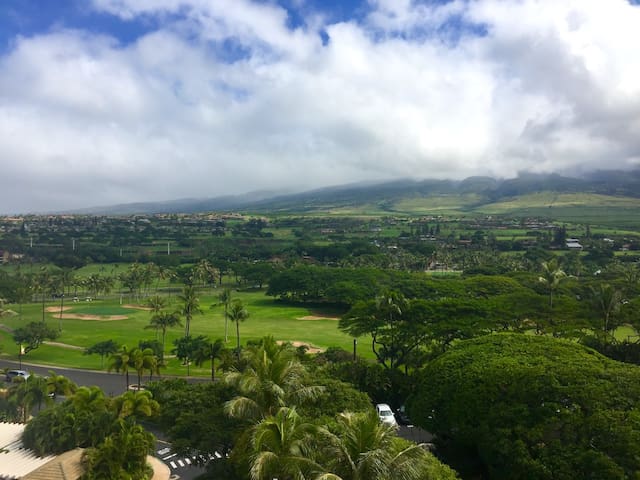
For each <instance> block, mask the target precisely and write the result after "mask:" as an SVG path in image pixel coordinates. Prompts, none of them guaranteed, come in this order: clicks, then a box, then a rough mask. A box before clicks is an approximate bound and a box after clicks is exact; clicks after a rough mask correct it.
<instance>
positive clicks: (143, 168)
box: [0, 0, 640, 213]
mask: <svg viewBox="0 0 640 480" xmlns="http://www.w3.org/2000/svg"><path fill="white" fill-rule="evenodd" d="M637 4H638V2H636V1H634V2H629V1H626V0H554V1H550V0H451V1H446V2H445V1H420V2H418V1H412V0H367V1H358V2H356V1H338V0H326V1H322V0H280V1H279V2H276V1H275V0H274V1H257V0H55V1H53V0H2V1H0V166H2V167H3V176H2V178H1V179H0V211H1V212H3V213H11V212H26V211H46V210H55V209H72V208H76V207H86V206H91V205H107V204H114V203H127V202H136V201H151V200H170V199H176V198H185V197H214V196H218V195H228V194H235V193H237V194H240V193H244V192H247V191H252V190H273V191H299V190H304V189H310V188H318V187H322V186H329V185H337V184H342V183H349V182H358V181H384V180H389V179H396V178H407V177H412V178H434V177H435V178H464V177H466V176H470V175H494V176H502V177H510V176H514V175H517V173H518V172H519V171H525V170H526V171H536V172H542V171H559V172H564V173H580V172H585V171H589V170H593V169H598V168H605V167H606V168H621V169H630V168H637V167H638V165H639V164H640V58H639V56H638V55H637V52H636V46H637V45H638V44H640V6H638V5H637Z"/></svg>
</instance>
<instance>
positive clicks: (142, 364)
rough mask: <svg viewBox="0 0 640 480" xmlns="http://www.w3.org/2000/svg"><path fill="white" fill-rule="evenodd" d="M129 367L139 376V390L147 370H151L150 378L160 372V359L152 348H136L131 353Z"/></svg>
mask: <svg viewBox="0 0 640 480" xmlns="http://www.w3.org/2000/svg"><path fill="white" fill-rule="evenodd" d="M129 366H130V367H132V368H133V369H134V370H135V371H136V373H137V374H138V388H139V387H140V385H141V384H142V375H143V373H144V371H145V370H149V371H150V372H151V373H150V375H149V378H151V376H152V375H153V373H154V372H157V371H158V359H157V358H156V356H155V355H154V353H153V350H151V349H150V348H145V349H144V350H143V349H140V348H134V349H132V350H131V352H130V356H129Z"/></svg>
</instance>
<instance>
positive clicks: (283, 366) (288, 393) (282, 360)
mask: <svg viewBox="0 0 640 480" xmlns="http://www.w3.org/2000/svg"><path fill="white" fill-rule="evenodd" d="M245 357H246V361H247V366H246V368H244V370H242V371H238V370H235V371H230V372H227V373H226V374H225V377H224V379H225V382H226V383H227V384H229V385H232V386H233V387H234V388H235V389H236V390H237V391H238V392H239V395H238V396H236V397H234V398H233V399H231V400H230V401H229V402H227V403H226V405H225V410H226V411H227V413H228V414H229V415H231V416H232V417H235V418H240V419H245V420H248V421H251V422H257V421H259V420H260V419H263V418H265V417H266V416H268V415H275V414H276V412H277V411H278V409H280V408H281V407H287V406H288V407H292V406H297V405H301V404H302V403H304V402H305V401H308V400H313V399H315V398H317V397H318V396H319V395H320V394H321V393H322V391H323V388H322V387H321V386H309V385H307V381H306V369H305V367H304V365H302V364H301V363H300V362H299V361H297V360H296V359H295V352H294V350H293V348H292V347H291V345H288V344H283V345H278V343H277V342H276V341H275V340H274V338H273V337H264V338H263V339H262V342H261V344H260V345H257V346H251V347H249V348H248V349H247V350H246V352H245Z"/></svg>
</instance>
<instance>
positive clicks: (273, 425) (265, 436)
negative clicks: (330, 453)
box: [249, 407, 324, 480]
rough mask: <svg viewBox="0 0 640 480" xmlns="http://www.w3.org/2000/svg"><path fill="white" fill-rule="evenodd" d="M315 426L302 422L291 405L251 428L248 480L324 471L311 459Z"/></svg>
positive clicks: (303, 475) (314, 451) (292, 477)
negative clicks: (249, 479)
mask: <svg viewBox="0 0 640 480" xmlns="http://www.w3.org/2000/svg"><path fill="white" fill-rule="evenodd" d="M317 431H318V428H317V427H316V426H314V425H312V424H309V423H303V422H302V419H301V418H300V416H299V415H298V414H297V413H296V410H295V409H294V408H286V407H282V408H280V409H279V410H278V411H277V413H276V414H275V415H274V416H269V417H267V418H265V419H264V420H262V421H261V422H260V423H258V424H257V425H256V426H255V427H253V429H252V432H251V438H250V448H251V451H252V454H251V457H250V464H251V467H250V471H249V475H250V478H251V480H271V479H273V478H278V479H283V480H285V479H287V480H288V479H295V480H298V479H300V480H304V479H305V478H313V477H312V475H314V474H316V475H317V474H320V473H322V472H324V469H323V468H322V467H321V466H320V465H319V464H318V463H316V462H315V461H314V460H313V457H314V456H315V453H316V449H315V448H314V445H313V437H314V436H315V435H316V434H317Z"/></svg>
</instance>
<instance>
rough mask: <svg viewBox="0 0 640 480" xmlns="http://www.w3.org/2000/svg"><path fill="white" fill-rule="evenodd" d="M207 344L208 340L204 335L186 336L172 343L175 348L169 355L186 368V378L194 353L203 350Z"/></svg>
mask: <svg viewBox="0 0 640 480" xmlns="http://www.w3.org/2000/svg"><path fill="white" fill-rule="evenodd" d="M207 343H208V339H207V337H205V336H204V335H199V336H197V337H192V336H191V335H188V336H186V337H181V338H176V339H175V340H174V341H173V344H174V345H175V347H174V348H173V350H171V353H173V354H174V355H175V356H176V357H177V358H179V359H180V360H182V364H183V365H186V366H187V376H189V367H190V365H191V361H192V360H193V359H194V357H195V355H196V354H197V353H196V352H198V351H199V350H202V349H204V348H205V346H206V344H207Z"/></svg>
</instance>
